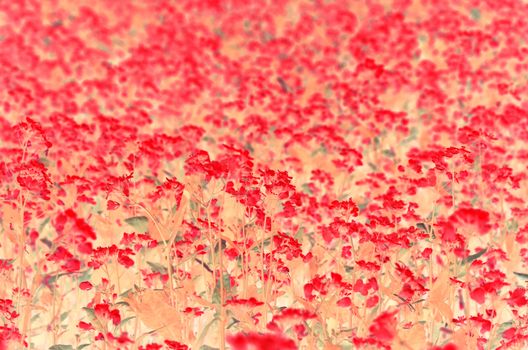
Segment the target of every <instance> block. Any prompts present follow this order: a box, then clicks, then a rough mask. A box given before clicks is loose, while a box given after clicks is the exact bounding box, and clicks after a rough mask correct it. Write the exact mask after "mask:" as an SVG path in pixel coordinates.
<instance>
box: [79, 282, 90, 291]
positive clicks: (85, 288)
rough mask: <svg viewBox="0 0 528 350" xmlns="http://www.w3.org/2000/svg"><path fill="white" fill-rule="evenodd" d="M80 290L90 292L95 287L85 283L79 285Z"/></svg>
mask: <svg viewBox="0 0 528 350" xmlns="http://www.w3.org/2000/svg"><path fill="white" fill-rule="evenodd" d="M79 288H80V289H81V290H90V289H92V288H93V285H92V284H91V283H90V282H88V281H84V282H81V283H79Z"/></svg>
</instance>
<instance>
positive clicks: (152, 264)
mask: <svg viewBox="0 0 528 350" xmlns="http://www.w3.org/2000/svg"><path fill="white" fill-rule="evenodd" d="M147 264H148V265H149V266H150V268H151V269H152V271H153V272H159V273H161V274H166V273H167V268H166V267H165V266H163V265H161V264H158V263H155V262H152V261H147Z"/></svg>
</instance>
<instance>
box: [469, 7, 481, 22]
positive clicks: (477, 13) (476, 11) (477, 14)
mask: <svg viewBox="0 0 528 350" xmlns="http://www.w3.org/2000/svg"><path fill="white" fill-rule="evenodd" d="M471 18H473V20H475V21H478V20H479V19H480V10H479V9H477V8H472V9H471Z"/></svg>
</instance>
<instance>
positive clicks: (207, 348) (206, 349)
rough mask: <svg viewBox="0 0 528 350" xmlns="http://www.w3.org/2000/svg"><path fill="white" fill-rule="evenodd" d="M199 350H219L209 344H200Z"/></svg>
mask: <svg viewBox="0 0 528 350" xmlns="http://www.w3.org/2000/svg"><path fill="white" fill-rule="evenodd" d="M200 350H219V349H218V348H213V347H211V346H209V345H202V346H200Z"/></svg>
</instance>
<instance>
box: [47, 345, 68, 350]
mask: <svg viewBox="0 0 528 350" xmlns="http://www.w3.org/2000/svg"><path fill="white" fill-rule="evenodd" d="M49 350H73V346H71V345H63V344H57V345H53V346H51V347H50V348H49Z"/></svg>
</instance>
